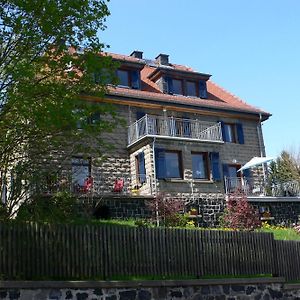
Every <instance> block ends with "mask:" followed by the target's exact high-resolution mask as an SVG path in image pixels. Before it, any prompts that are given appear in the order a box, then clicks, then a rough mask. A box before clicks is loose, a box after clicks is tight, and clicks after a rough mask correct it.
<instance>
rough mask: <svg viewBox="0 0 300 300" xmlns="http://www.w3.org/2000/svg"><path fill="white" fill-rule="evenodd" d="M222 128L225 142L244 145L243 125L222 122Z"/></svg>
mask: <svg viewBox="0 0 300 300" xmlns="http://www.w3.org/2000/svg"><path fill="white" fill-rule="evenodd" d="M221 128H222V136H223V141H224V142H228V143H239V144H244V133H243V126H242V124H240V123H236V124H234V123H224V122H221Z"/></svg>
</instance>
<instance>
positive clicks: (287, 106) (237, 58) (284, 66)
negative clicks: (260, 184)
mask: <svg viewBox="0 0 300 300" xmlns="http://www.w3.org/2000/svg"><path fill="white" fill-rule="evenodd" d="M108 6H109V9H110V12H111V16H110V17H108V19H107V23H106V24H107V29H106V30H105V31H104V32H101V33H100V38H101V40H102V41H103V42H105V43H106V44H109V45H110V50H109V51H111V52H115V53H121V54H130V53H131V52H132V51H133V50H141V51H143V52H144V57H146V58H155V57H156V56H157V55H158V54H159V53H166V54H169V59H170V61H171V62H172V63H177V64H183V65H188V66H191V67H192V68H194V69H195V70H197V71H199V72H204V73H209V74H212V77H211V79H212V80H213V81H214V82H216V83H217V84H219V85H221V86H222V87H224V88H225V89H227V90H229V91H230V92H232V93H233V94H235V95H237V96H239V97H241V98H242V99H243V100H245V101H246V102H248V103H249V104H252V105H254V106H257V107H260V108H262V109H264V110H265V111H268V112H270V113H272V114H273V116H272V117H271V118H270V119H269V120H268V121H266V122H265V123H264V125H263V132H264V139H265V145H266V150H267V155H269V156H276V155H278V154H280V152H281V151H282V150H283V149H288V150H290V149H293V150H294V151H295V150H297V149H299V150H300V132H299V128H300V125H299V120H300V82H299V73H300V17H299V16H300V1H298V0H286V1H283V0H281V1H277V0H265V1H262V0H251V1H246V0H244V1H243V0H226V1H224V0H210V1H204V0H151V1H150V0H148V1H147V0H111V1H110V2H109V3H108Z"/></svg>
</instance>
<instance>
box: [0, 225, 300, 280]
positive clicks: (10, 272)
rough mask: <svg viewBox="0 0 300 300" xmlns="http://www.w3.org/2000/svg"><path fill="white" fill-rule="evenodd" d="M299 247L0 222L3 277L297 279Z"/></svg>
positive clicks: (269, 239) (261, 238)
mask: <svg viewBox="0 0 300 300" xmlns="http://www.w3.org/2000/svg"><path fill="white" fill-rule="evenodd" d="M299 250H300V244H299V242H294V241H275V240H274V238H273V235H272V234H269V233H253V232H233V231H232V232H231V231H208V230H207V231H206V230H184V229H164V228H129V227H122V226H120V227H117V226H97V225H41V224H29V223H27V224H0V276H1V277H2V278H3V279H58V280H59V279H62V280H63V279H112V278H115V277H120V276H123V277H125V276H128V277H131V276H145V277H150V278H151V277H152V276H153V277H156V276H163V277H166V278H168V277H172V276H193V277H202V276H205V275H233V276H235V275H245V276H247V275H248V276H249V275H257V274H268V275H269V274H273V275H278V276H284V277H285V278H286V279H287V280H297V279H300V251H299Z"/></svg>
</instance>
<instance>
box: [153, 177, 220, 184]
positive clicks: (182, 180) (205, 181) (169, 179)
mask: <svg viewBox="0 0 300 300" xmlns="http://www.w3.org/2000/svg"><path fill="white" fill-rule="evenodd" d="M158 180H161V181H165V182H175V183H191V182H193V183H214V182H215V181H213V180H199V179H194V180H188V179H180V178H164V179H158Z"/></svg>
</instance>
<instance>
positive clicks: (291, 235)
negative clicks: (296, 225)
mask: <svg viewBox="0 0 300 300" xmlns="http://www.w3.org/2000/svg"><path fill="white" fill-rule="evenodd" d="M258 231H260V232H270V233H273V234H274V238H275V240H286V241H289V240H294V241H300V234H299V233H297V232H296V231H295V230H294V229H293V228H279V227H278V228H275V227H273V226H272V227H271V228H262V229H259V230H258Z"/></svg>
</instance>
